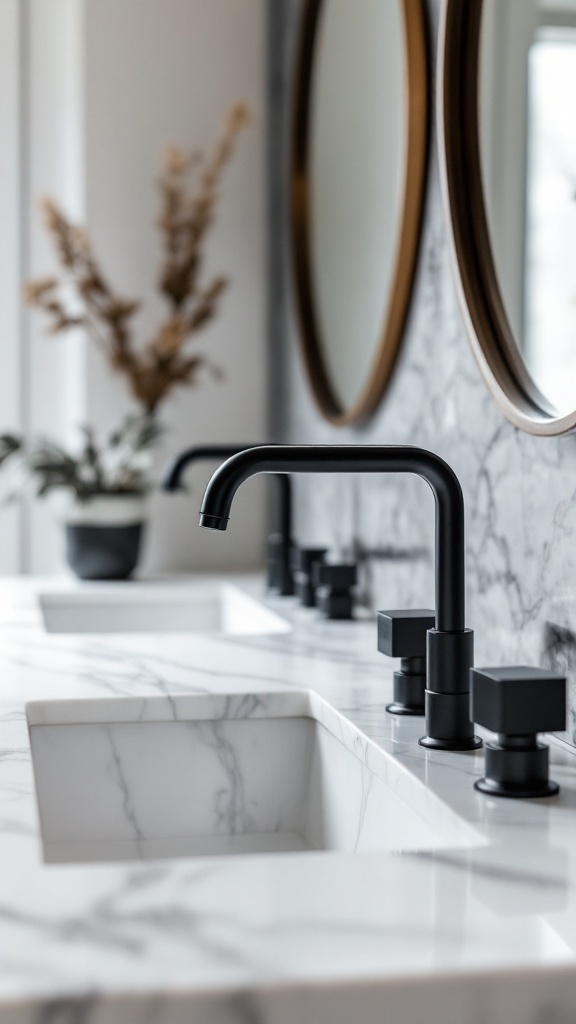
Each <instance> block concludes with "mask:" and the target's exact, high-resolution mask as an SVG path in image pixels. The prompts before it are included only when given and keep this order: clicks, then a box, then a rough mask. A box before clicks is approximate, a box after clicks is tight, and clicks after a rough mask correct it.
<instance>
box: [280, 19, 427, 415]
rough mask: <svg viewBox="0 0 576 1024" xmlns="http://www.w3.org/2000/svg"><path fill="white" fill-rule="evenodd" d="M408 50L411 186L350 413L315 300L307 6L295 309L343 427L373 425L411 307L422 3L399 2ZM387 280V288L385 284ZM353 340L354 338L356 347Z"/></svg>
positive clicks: (422, 82) (328, 404)
mask: <svg viewBox="0 0 576 1024" xmlns="http://www.w3.org/2000/svg"><path fill="white" fill-rule="evenodd" d="M398 2H399V3H400V4H401V7H402V11H403V23H404V38H405V52H406V76H405V81H406V85H405V91H406V117H407V126H406V143H405V152H404V156H403V162H404V184H403V195H402V214H401V216H400V218H399V228H398V235H397V239H396V252H395V257H394V269H393V273H392V276H391V279H390V282H389V287H388V302H387V305H386V310H385V316H384V322H383V328H382V332H381V335H380V341H379V344H378V349H377V352H376V355H375V357H374V359H373V362H372V366H371V369H370V373H369V377H368V380H367V381H366V382H365V384H364V386H363V388H362V391H361V393H360V395H359V397H358V399H357V400H356V401H355V402H354V404H353V405H352V406H351V407H350V408H349V409H344V408H343V406H342V403H341V401H340V398H339V396H338V395H337V393H336V390H335V388H334V385H333V383H332V380H331V378H330V373H329V368H328V366H327V364H326V359H325V355H324V351H325V349H324V345H323V341H322V336H321V330H320V323H319V317H318V312H317V308H316V302H315V297H314V285H313V275H312V269H311V258H310V251H311V250H310V206H311V198H310V183H309V170H308V161H309V128H310V123H309V121H310V92H311V87H312V78H313V67H314V49H315V40H316V32H317V27H318V22H319V19H320V15H321V11H322V4H323V3H324V0H305V3H304V8H303V12H302V22H301V30H300V45H299V50H298V57H297V67H296V83H295V103H294V116H293V134H292V156H291V210H290V213H291V234H292V257H293V268H294V283H295V292H296V306H297V310H298V315H299V326H300V330H299V334H300V342H301V348H302V353H303V356H304V363H305V366H306V369H307V371H308V377H309V380H310V384H311V387H312V392H313V395H314V397H315V399H316V403H317V405H318V407H319V409H320V412H321V413H322V414H323V415H324V416H325V417H326V419H327V420H329V421H330V422H331V423H334V424H335V425H337V426H347V425H349V424H352V423H357V422H358V421H360V420H363V419H366V418H367V417H368V416H369V415H370V414H371V413H373V412H374V411H375V409H376V407H377V406H378V405H379V403H380V401H381V400H382V397H383V395H384V392H385V390H386V387H387V385H388V382H389V380H390V377H391V375H392V371H393V369H394V365H395V362H396V358H397V356H398V352H399V349H400V343H401V341H402V336H403V333H404V327H405V324H406V319H407V315H408V310H409V307H410V299H411V294H412V285H413V281H414V274H415V269H416V260H417V255H418V246H419V241H420V233H421V225H422V213H423V207H424V196H425V187H426V170H427V162H428V137H429V122H430V117H429V95H430V89H429V58H428V45H427V30H426V29H427V26H426V13H425V7H424V2H423V0H398ZM384 284H385V283H384V282H383V286H384ZM353 343H354V339H351V344H353Z"/></svg>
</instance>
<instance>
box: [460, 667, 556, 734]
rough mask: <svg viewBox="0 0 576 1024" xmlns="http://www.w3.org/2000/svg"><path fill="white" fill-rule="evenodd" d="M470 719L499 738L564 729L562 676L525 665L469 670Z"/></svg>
mask: <svg viewBox="0 0 576 1024" xmlns="http://www.w3.org/2000/svg"><path fill="white" fill-rule="evenodd" d="M470 688H471V691H472V719H473V721H474V722H476V723H477V724H478V725H483V726H485V728H486V729H490V731H491V732H496V733H499V734H500V735H503V736H535V735H536V733H538V732H561V731H562V730H563V729H565V728H566V676H562V675H559V674H558V673H557V672H549V671H548V670H547V669H543V668H532V667H530V666H529V665H511V666H502V667H499V668H473V669H472V670H471V672H470Z"/></svg>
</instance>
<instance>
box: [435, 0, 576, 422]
mask: <svg viewBox="0 0 576 1024" xmlns="http://www.w3.org/2000/svg"><path fill="white" fill-rule="evenodd" d="M441 85H442V95H441V98H440V107H441V111H442V131H443V138H444V147H443V150H444V171H445V184H446V187H447V195H448V201H449V206H450V212H451V219H452V225H453V236H454V241H455V243H456V244H455V254H456V258H457V262H458V266H459V271H460V280H461V283H462V286H463V287H462V295H463V297H464V299H465V303H466V312H467V316H468V322H469V326H470V329H471V336H472V342H473V348H474V351H475V354H476V356H477V358H478V361H479V363H480V367H481V369H482V371H483V373H484V376H485V378H486V380H487V383H488V385H489V388H490V390H491V392H492V394H493V395H494V397H495V398H496V400H497V401H498V402H499V404H500V405H501V407H502V408H503V409H504V412H505V413H506V415H507V416H508V417H509V419H510V420H512V422H513V423H515V424H516V425H517V426H520V427H522V428H523V429H525V430H528V431H530V432H531V433H536V434H538V433H539V434H559V433H565V432H567V431H569V430H573V429H574V428H575V426H576V119H575V117H574V111H573V104H574V97H575V96H576V0H562V2H550V0H470V2H469V3H466V4H462V2H461V0H445V5H444V26H443V70H442V83H441Z"/></svg>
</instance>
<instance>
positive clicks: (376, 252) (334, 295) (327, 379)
mask: <svg viewBox="0 0 576 1024" xmlns="http://www.w3.org/2000/svg"><path fill="white" fill-rule="evenodd" d="M426 142H427V64H426V47H425V25H424V13H423V9H422V3H421V0H354V3H351V2H350V0H307V2H306V3H305V6H304V11H303V23H302V34H301V46H300V55H299V66H298V71H297V94H296V117H295V136H294V147H293V180H292V184H293V189H292V223H293V241H294V255H295V279H296V290H297V298H298V306H299V310H300V321H301V336H302V342H303V348H304V356H305V360H306V365H307V367H308V371H309V376H310V380H311V384H312V388H313V391H314V394H315V396H316V399H317V402H318V404H319V406H320V409H321V410H322V412H323V413H324V414H325V416H326V417H327V418H328V419H330V420H331V421H332V422H334V423H339V424H346V423H352V422H354V421H356V420H358V419H360V418H362V417H365V416H367V415H369V414H370V413H371V412H372V411H373V410H374V409H375V407H376V405H377V404H378V402H379V401H380V399H381V397H382V394H383V392H384V389H385V387H386V384H387V382H388V379H389V377H390V374H391V372H392V369H393V366H394V362H395V359H396V355H397V353H398V348H399V345H400V341H401V337H402V332H403V328H404V323H405V319H406V313H407V309H408V305H409V299H410V292H411V286H412V279H413V274H414V265H415V260H416V252H417V244H418V237H419V229H420V221H421V211H422V199H423V192H424V177H425V165H426Z"/></svg>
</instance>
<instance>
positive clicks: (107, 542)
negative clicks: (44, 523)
mask: <svg viewBox="0 0 576 1024" xmlns="http://www.w3.org/2000/svg"><path fill="white" fill-rule="evenodd" d="M143 526H144V524H143V523H130V524H129V525H127V526H84V525H77V524H73V525H71V524H69V525H67V526H66V558H67V560H68V565H69V566H70V568H71V569H72V571H73V572H74V573H75V574H76V576H79V578H80V579H81V580H125V579H128V577H129V576H131V575H132V573H133V572H134V569H135V568H136V566H137V564H138V558H139V555H140V545H141V540H142V533H143Z"/></svg>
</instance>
